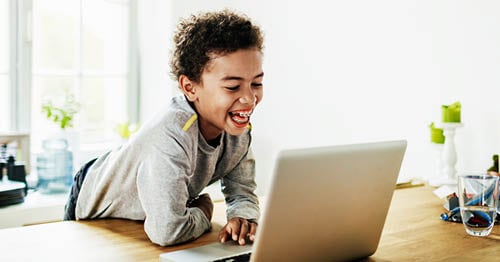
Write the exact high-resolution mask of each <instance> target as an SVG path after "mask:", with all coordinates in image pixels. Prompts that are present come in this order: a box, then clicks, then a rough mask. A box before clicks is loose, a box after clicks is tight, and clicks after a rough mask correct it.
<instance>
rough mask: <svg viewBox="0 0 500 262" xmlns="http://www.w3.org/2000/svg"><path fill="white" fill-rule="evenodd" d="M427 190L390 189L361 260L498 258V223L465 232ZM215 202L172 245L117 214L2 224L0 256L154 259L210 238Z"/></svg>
mask: <svg viewBox="0 0 500 262" xmlns="http://www.w3.org/2000/svg"><path fill="white" fill-rule="evenodd" d="M432 190H433V188H430V187H416V188H407V189H398V190H396V191H395V193H394V198H393V200H392V204H391V208H390V210H389V215H388V217H387V221H386V225H385V228H384V231H383V235H382V238H381V241H380V245H379V248H378V250H377V252H376V253H375V254H374V255H373V256H372V257H370V258H368V259H366V261H409V260H410V261H467V260H470V261H472V260H474V261H475V260H480V261H499V260H500V226H496V227H495V228H494V229H493V233H492V234H491V235H490V236H488V237H485V238H480V237H473V236H468V235H467V234H466V233H465V230H464V228H463V225H462V224H459V223H452V222H444V221H441V220H440V219H439V215H440V214H441V213H442V212H443V211H444V208H443V201H442V200H441V199H439V198H437V197H436V196H435V195H434V194H433V193H432ZM215 206H216V207H215V208H216V211H215V214H214V219H213V230H212V231H211V232H209V233H207V234H205V235H203V236H202V237H201V238H199V239H197V240H195V241H193V242H190V243H187V244H183V245H178V246H172V247H160V246H158V245H155V244H153V243H151V242H150V241H149V239H148V238H147V236H146V234H145V233H144V231H143V225H142V222H137V221H128V220H120V219H102V220H94V221H79V222H75V221H71V222H67V221H66V222H55V223H48V224H41V225H33V226H26V227H18V228H9V229H2V230H0V261H35V260H36V261H58V260H59V261H158V259H159V255H160V254H161V253H164V252H168V251H173V250H178V249H183V248H188V247H193V246H198V245H203V244H208V243H210V242H213V241H216V240H217V233H218V231H219V229H220V228H221V227H222V225H223V224H224V222H225V215H224V212H225V208H224V203H222V202H219V203H216V205H215ZM0 219H1V218H0Z"/></svg>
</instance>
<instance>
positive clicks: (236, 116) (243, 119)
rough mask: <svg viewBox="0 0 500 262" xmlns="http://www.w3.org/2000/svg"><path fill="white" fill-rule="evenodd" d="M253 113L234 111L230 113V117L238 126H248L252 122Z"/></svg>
mask: <svg viewBox="0 0 500 262" xmlns="http://www.w3.org/2000/svg"><path fill="white" fill-rule="evenodd" d="M252 112H253V110H241V111H233V112H229V116H230V117H231V120H233V121H234V122H235V123H237V124H238V125H243V124H247V123H248V122H249V121H250V116H251V115H252Z"/></svg>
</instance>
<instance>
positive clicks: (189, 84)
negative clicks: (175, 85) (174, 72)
mask: <svg viewBox="0 0 500 262" xmlns="http://www.w3.org/2000/svg"><path fill="white" fill-rule="evenodd" d="M179 86H180V88H181V90H182V92H183V93H184V95H185V96H186V97H187V99H188V100H189V101H190V102H194V101H195V100H196V98H197V96H196V85H195V83H194V82H193V81H191V80H190V79H189V78H188V77H187V76H185V75H181V76H180V77H179Z"/></svg>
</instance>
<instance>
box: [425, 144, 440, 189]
mask: <svg viewBox="0 0 500 262" xmlns="http://www.w3.org/2000/svg"><path fill="white" fill-rule="evenodd" d="M432 148H433V149H434V151H435V156H434V159H435V161H436V171H435V173H434V175H433V176H431V177H430V178H429V180H428V182H429V185H430V186H434V187H438V186H441V185H442V184H443V177H444V172H443V148H444V144H437V143H432Z"/></svg>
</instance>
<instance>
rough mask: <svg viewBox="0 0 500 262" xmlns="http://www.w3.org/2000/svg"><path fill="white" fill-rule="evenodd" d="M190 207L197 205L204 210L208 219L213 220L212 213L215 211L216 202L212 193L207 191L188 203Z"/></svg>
mask: <svg viewBox="0 0 500 262" xmlns="http://www.w3.org/2000/svg"><path fill="white" fill-rule="evenodd" d="M187 206H188V207H197V208H199V209H201V211H203V213H204V214H205V216H206V217H207V218H208V220H209V221H210V220H212V213H213V211H214V204H213V203H212V199H211V198H210V195H209V194H207V193H204V194H201V195H199V196H198V197H197V198H195V199H193V200H192V201H191V202H189V203H188V205H187Z"/></svg>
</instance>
